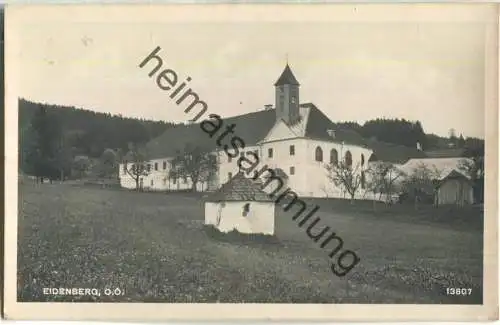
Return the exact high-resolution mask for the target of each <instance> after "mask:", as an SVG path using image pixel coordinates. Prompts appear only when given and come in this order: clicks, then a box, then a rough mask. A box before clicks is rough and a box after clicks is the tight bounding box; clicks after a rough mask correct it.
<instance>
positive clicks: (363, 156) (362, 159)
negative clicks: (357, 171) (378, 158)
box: [361, 154, 365, 167]
mask: <svg viewBox="0 0 500 325" xmlns="http://www.w3.org/2000/svg"><path fill="white" fill-rule="evenodd" d="M364 165H365V155H363V154H361V167H363V166H364Z"/></svg>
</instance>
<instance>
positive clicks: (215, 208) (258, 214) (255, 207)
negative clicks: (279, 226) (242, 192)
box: [205, 201, 274, 235]
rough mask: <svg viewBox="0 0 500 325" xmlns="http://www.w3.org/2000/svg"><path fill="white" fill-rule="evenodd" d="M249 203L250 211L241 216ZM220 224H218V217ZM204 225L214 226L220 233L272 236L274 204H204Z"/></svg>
mask: <svg viewBox="0 0 500 325" xmlns="http://www.w3.org/2000/svg"><path fill="white" fill-rule="evenodd" d="M246 203H250V211H249V213H248V214H247V216H246V217H244V216H242V212H243V207H244V205H245V204H246ZM219 216H220V222H219V223H218V222H217V220H218V217H219ZM205 224H206V225H214V226H215V227H216V228H217V229H219V230H220V231H221V232H230V231H232V230H234V229H236V230H237V231H239V232H241V233H247V234H249V233H252V234H265V235H273V234H274V203H273V202H255V201H247V202H245V201H228V202H222V203H221V202H206V203H205Z"/></svg>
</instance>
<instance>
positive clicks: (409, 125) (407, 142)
mask: <svg viewBox="0 0 500 325" xmlns="http://www.w3.org/2000/svg"><path fill="white" fill-rule="evenodd" d="M336 125H337V127H340V128H344V129H350V130H353V131H356V132H357V133H358V134H360V135H361V136H362V137H363V138H365V139H376V140H378V141H382V142H387V143H393V144H399V145H403V146H406V147H411V148H416V146H417V142H418V143H420V145H421V147H422V149H423V150H439V149H448V148H450V147H454V148H462V149H467V148H479V147H481V146H482V147H484V140H482V139H478V138H471V137H467V138H464V137H463V135H461V134H460V135H459V136H457V135H456V134H455V133H454V131H453V132H451V133H450V135H449V136H448V137H440V136H438V135H435V134H426V133H425V131H424V129H423V127H422V124H421V123H420V121H409V120H406V119H386V118H378V119H375V120H370V121H367V122H366V123H364V124H363V125H361V124H359V123H357V122H341V123H336ZM452 130H453V129H452ZM450 131H451V130H450Z"/></svg>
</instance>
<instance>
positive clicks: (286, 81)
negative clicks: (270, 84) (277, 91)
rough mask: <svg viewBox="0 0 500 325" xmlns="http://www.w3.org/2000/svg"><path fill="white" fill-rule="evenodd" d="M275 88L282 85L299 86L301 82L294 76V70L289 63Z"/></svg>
mask: <svg viewBox="0 0 500 325" xmlns="http://www.w3.org/2000/svg"><path fill="white" fill-rule="evenodd" d="M274 85H275V86H281V85H296V86H299V85H300V84H299V82H298V81H297V79H296V78H295V76H294V75H293V72H292V69H290V66H289V65H288V63H287V64H286V67H285V70H283V72H282V73H281V76H280V77H279V78H278V80H277V81H276V83H275V84H274Z"/></svg>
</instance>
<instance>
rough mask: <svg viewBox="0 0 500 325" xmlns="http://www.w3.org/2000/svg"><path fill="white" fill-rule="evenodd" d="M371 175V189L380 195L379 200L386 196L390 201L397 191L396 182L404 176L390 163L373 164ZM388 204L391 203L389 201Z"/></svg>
mask: <svg viewBox="0 0 500 325" xmlns="http://www.w3.org/2000/svg"><path fill="white" fill-rule="evenodd" d="M368 174H369V175H370V182H369V188H370V189H371V190H372V191H373V192H374V193H378V194H379V200H381V199H382V195H383V194H385V195H386V198H387V199H390V198H391V197H392V195H393V194H394V193H395V190H396V181H397V180H398V179H400V178H401V177H403V176H404V173H403V172H402V171H401V170H400V169H399V168H397V167H396V166H394V165H393V164H392V163H390V162H384V161H379V162H373V163H371V164H370V168H369V169H368ZM387 199H386V200H385V202H386V203H390V202H389V201H388V200H387Z"/></svg>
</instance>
